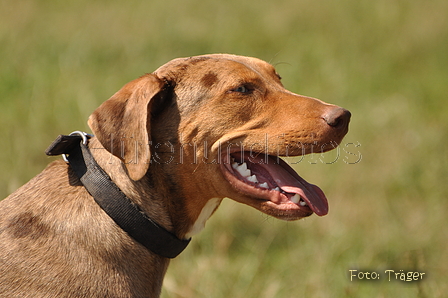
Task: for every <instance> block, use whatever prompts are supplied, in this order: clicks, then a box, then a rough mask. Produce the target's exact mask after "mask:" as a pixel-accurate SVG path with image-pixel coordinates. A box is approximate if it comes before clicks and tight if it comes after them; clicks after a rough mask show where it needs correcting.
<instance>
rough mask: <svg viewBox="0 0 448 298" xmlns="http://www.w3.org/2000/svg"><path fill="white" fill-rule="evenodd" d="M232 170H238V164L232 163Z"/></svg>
mask: <svg viewBox="0 0 448 298" xmlns="http://www.w3.org/2000/svg"><path fill="white" fill-rule="evenodd" d="M232 168H234V169H235V170H236V168H238V163H237V162H233V163H232Z"/></svg>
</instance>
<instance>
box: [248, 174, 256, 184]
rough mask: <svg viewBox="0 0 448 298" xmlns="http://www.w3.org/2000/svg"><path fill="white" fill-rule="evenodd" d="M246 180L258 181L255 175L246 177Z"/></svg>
mask: <svg viewBox="0 0 448 298" xmlns="http://www.w3.org/2000/svg"><path fill="white" fill-rule="evenodd" d="M247 180H249V181H250V182H253V183H258V179H257V176H255V175H252V176H250V177H247Z"/></svg>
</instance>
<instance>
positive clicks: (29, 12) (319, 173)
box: [0, 0, 448, 298]
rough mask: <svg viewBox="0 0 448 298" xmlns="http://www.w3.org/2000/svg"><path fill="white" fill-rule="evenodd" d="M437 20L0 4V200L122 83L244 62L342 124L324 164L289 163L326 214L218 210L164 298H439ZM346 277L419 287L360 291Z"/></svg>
mask: <svg viewBox="0 0 448 298" xmlns="http://www.w3.org/2000/svg"><path fill="white" fill-rule="evenodd" d="M447 11H448V2H446V1H442V0H433V1H422V0H416V1H412V2H410V1H403V0H397V1H385V0H379V1H355V0H342V1H337V2H336V1H330V0H323V1H311V0H299V1H293V0H279V1H275V2H274V1H254V0H251V1H245V2H243V1H235V0H230V1H198V0H191V1H182V2H180V1H174V0H166V1H137V0H130V1H126V2H125V1H116V0H112V1H104V0H103V1H100V0H98V1H85V0H79V1H56V0H46V1H45V0H41V1H30V0H21V1H12V0H1V1H0V62H1V64H0V65H1V66H0V95H1V96H0V140H1V145H2V147H1V148H2V151H3V154H2V155H0V168H1V169H2V171H0V194H1V196H0V197H6V196H7V195H8V194H9V193H10V192H12V191H13V190H15V189H16V188H17V187H19V186H20V185H22V184H23V183H25V182H26V181H27V180H28V179H30V178H31V177H33V176H34V175H36V174H37V173H39V172H40V171H41V169H43V167H44V166H45V165H46V164H47V163H48V162H49V161H50V160H51V159H50V158H47V157H46V156H45V155H44V154H43V151H44V150H45V148H46V147H47V145H48V144H49V143H50V142H51V141H52V140H53V139H54V138H55V137H56V136H57V135H58V134H61V133H69V132H71V131H73V130H88V127H87V124H86V121H87V118H88V116H89V115H90V113H91V112H92V111H93V110H94V109H95V108H96V107H97V106H98V105H99V104H100V103H101V102H103V101H104V100H106V99H107V98H108V97H110V96H111V95H112V94H113V93H114V92H115V91H117V90H118V89H119V88H120V87H121V86H122V85H124V84H125V83H126V82H128V81H130V80H132V79H134V78H137V77H138V76H140V75H142V74H143V73H146V72H152V71H153V70H155V69H156V68H157V67H158V66H160V65H162V64H163V63H165V62H167V61H169V60H171V59H173V58H176V57H184V56H191V55H199V54H205V53H214V52H225V53H234V54H241V55H248V56H255V57H258V58H261V59H264V60H267V61H269V62H271V63H272V64H274V65H276V67H277V70H278V71H279V73H280V74H281V75H282V77H283V78H284V79H283V82H284V84H285V86H286V87H287V88H288V89H290V90H292V91H294V92H297V93H300V94H304V95H309V96H313V97H318V98H320V99H322V100H324V101H327V102H331V103H335V104H338V105H340V106H343V107H345V108H348V109H349V110H351V112H352V114H353V118H352V122H351V128H350V132H349V134H348V135H347V137H346V139H345V140H344V144H343V145H342V148H341V150H340V153H341V156H340V157H339V158H338V159H337V161H336V162H334V163H331V164H327V163H325V162H326V161H327V160H330V161H331V160H334V159H335V158H336V157H337V155H336V152H330V153H328V154H327V155H326V156H324V157H321V156H318V155H316V156H313V157H306V158H304V159H303V160H302V162H300V163H298V164H297V170H298V171H299V173H300V174H301V175H302V176H303V177H305V178H306V179H307V180H309V181H311V182H314V183H316V184H318V185H320V186H321V187H322V188H323V189H324V190H325V192H326V194H327V196H328V197H329V200H330V214H329V215H328V216H326V217H323V218H317V217H316V216H313V217H311V218H309V219H306V220H302V221H300V222H282V221H278V220H275V219H272V218H268V217H267V216H265V215H262V214H259V213H258V212H257V211H255V210H253V209H251V208H249V207H246V206H243V205H240V204H237V203H234V202H233V201H230V200H227V201H225V202H224V204H223V205H222V207H221V208H220V209H219V210H218V211H217V212H216V214H215V215H214V216H213V217H212V218H211V219H210V221H209V222H208V225H207V227H206V229H205V230H204V231H203V232H202V233H201V234H200V235H198V236H196V237H195V238H194V240H193V241H192V243H191V245H190V247H189V248H188V249H187V250H186V251H185V252H184V253H183V254H182V255H181V256H179V257H178V258H177V259H175V260H174V261H173V262H172V264H171V266H170V268H169V270H168V274H167V276H166V279H165V284H164V289H163V294H162V297H165V298H173V297H176V298H177V297H214V298H219V297H288V298H289V297H445V295H446V293H447V292H448V284H447V283H446V276H447V275H448V268H447V267H448V253H447V248H446V240H447V238H448V232H447V230H448V229H447V223H448V220H447V219H446V215H445V213H446V210H448V200H446V199H447V197H448V185H447V183H446V178H447V177H448V157H447V154H446V149H445V148H446V147H447V146H448V124H447V122H448V121H446V116H447V115H448V108H447V94H448V55H447V53H448V18H447V17H446V12H447ZM350 143H353V144H360V145H361V146H359V147H357V148H355V147H354V146H352V145H349V146H348V147H344V146H345V145H347V144H350ZM343 149H346V150H348V151H351V152H352V153H353V152H355V153H357V151H359V153H360V154H361V156H362V159H361V161H360V162H358V163H355V164H347V163H346V162H344V157H348V159H345V161H350V160H356V156H353V155H350V154H348V153H347V152H345V151H344V150H343ZM357 154H358V153H357ZM319 158H321V160H322V161H324V162H321V161H320V160H319ZM350 269H358V270H370V271H376V272H379V273H381V274H383V272H384V270H386V269H394V270H396V271H399V270H400V269H403V270H418V271H421V272H425V273H426V275H425V278H424V280H423V281H422V282H414V283H404V282H399V281H391V282H388V281H386V276H385V275H384V274H383V275H382V278H384V280H380V281H371V282H365V281H364V282H359V281H358V282H356V281H350V279H349V271H348V270H350Z"/></svg>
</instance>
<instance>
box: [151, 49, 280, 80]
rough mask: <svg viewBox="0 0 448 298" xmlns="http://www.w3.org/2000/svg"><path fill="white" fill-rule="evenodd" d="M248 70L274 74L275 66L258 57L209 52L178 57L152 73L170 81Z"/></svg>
mask: <svg viewBox="0 0 448 298" xmlns="http://www.w3.org/2000/svg"><path fill="white" fill-rule="evenodd" d="M248 72H253V73H259V74H262V73H266V74H269V75H272V74H276V72H275V68H274V67H273V66H272V65H271V64H269V63H267V62H265V61H263V60H260V59H257V58H252V57H245V56H237V55H228V54H211V55H204V56H195V57H189V58H178V59H174V60H171V61H170V62H168V63H166V64H164V65H162V66H161V67H159V68H158V69H157V70H156V71H155V72H154V73H155V74H156V75H157V76H159V77H162V78H165V79H168V80H170V81H178V80H182V78H184V77H185V76H196V75H206V74H209V75H214V76H220V75H229V74H233V75H237V74H238V73H240V74H244V73H248Z"/></svg>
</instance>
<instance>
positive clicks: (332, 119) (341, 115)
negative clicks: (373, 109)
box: [323, 107, 352, 128]
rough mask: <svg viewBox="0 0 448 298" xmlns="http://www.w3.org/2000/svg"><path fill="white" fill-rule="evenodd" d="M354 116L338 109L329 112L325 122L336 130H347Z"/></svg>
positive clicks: (325, 116)
mask: <svg viewBox="0 0 448 298" xmlns="http://www.w3.org/2000/svg"><path fill="white" fill-rule="evenodd" d="M351 116H352V114H351V113H350V112H349V111H348V110H346V109H343V108H340V107H336V108H333V109H331V110H330V111H328V112H327V113H326V114H325V115H324V116H323V118H324V120H325V122H327V124H328V125H330V126H332V127H335V128H347V126H348V123H349V122H350V117H351Z"/></svg>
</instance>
